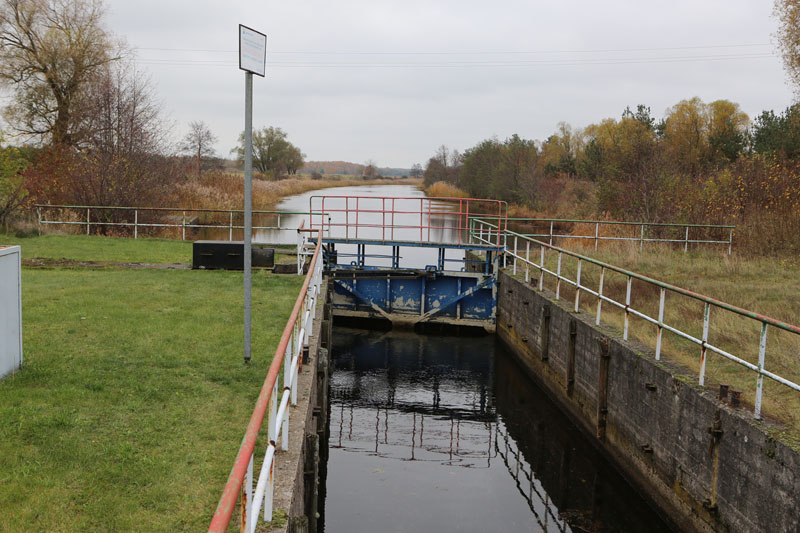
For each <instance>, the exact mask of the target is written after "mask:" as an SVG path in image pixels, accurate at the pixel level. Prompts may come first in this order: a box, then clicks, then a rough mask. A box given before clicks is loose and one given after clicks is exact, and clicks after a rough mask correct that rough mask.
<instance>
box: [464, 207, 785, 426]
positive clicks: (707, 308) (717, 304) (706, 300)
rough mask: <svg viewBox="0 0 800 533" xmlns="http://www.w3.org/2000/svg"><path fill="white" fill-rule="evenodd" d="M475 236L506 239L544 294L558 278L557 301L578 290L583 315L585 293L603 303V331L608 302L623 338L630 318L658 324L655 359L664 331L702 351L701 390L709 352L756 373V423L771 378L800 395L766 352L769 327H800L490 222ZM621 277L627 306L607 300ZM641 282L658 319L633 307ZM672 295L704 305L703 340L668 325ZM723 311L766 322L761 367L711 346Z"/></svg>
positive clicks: (761, 341) (514, 267) (509, 251)
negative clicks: (591, 280) (769, 366)
mask: <svg viewBox="0 0 800 533" xmlns="http://www.w3.org/2000/svg"><path fill="white" fill-rule="evenodd" d="M484 226H485V227H486V231H484ZM475 228H476V229H475V231H474V233H473V235H472V237H473V238H474V239H477V240H478V241H480V242H484V243H487V244H498V242H492V239H495V238H496V239H498V241H499V240H500V239H502V241H500V242H499V244H498V245H503V246H505V254H504V255H505V257H510V258H512V260H513V265H512V272H513V274H514V275H516V274H517V261H519V262H521V263H522V264H523V265H525V281H526V282H530V271H531V268H533V269H534V270H538V271H539V280H538V288H539V290H543V288H544V278H545V275H548V276H552V277H553V278H555V280H556V287H555V293H556V299H557V300H558V299H560V298H561V284H562V282H563V283H566V284H567V285H570V286H572V287H574V288H575V306H574V310H575V312H576V313H577V312H578V310H579V309H580V297H581V293H582V292H585V293H588V294H591V295H592V296H594V297H596V298H597V311H596V318H595V324H597V325H600V319H601V313H602V307H603V302H607V303H609V304H611V305H614V306H615V307H618V308H620V309H622V310H623V311H624V314H625V318H624V326H623V338H624V339H625V340H628V329H629V323H630V316H631V315H633V316H635V317H638V318H641V319H643V320H645V321H646V322H649V323H650V324H653V325H655V326H656V328H657V335H656V347H655V357H656V359H657V360H658V359H661V344H662V335H663V332H664V330H666V331H669V332H671V333H674V334H675V335H677V336H679V337H681V338H683V339H686V340H688V341H690V342H692V343H694V344H697V345H698V346H700V372H699V378H698V382H699V384H700V385H704V384H705V373H706V356H707V354H708V351H709V350H710V351H711V352H713V353H716V354H718V355H721V356H722V357H724V358H726V359H729V360H731V361H733V362H735V363H738V364H739V365H741V366H743V367H745V368H747V369H749V370H751V371H753V372H755V373H756V374H757V378H756V397H755V407H754V416H755V418H756V419H760V418H761V402H762V395H763V387H764V377H768V378H770V379H772V380H773V381H776V382H778V383H781V384H782V385H785V386H787V387H789V388H791V389H794V390H796V391H800V385H798V384H797V383H795V382H793V381H791V380H789V379H786V378H784V377H782V376H780V375H778V374H776V373H774V372H770V371H768V370H766V368H765V363H766V349H767V330H768V328H769V327H774V328H777V329H781V330H784V331H788V332H790V333H793V334H795V335H800V327H797V326H794V325H791V324H788V323H786V322H782V321H779V320H775V319H773V318H770V317H767V316H764V315H760V314H758V313H754V312H752V311H748V310H746V309H742V308H740V307H736V306H734V305H731V304H728V303H725V302H722V301H720V300H716V299H714V298H710V297H708V296H704V295H702V294H699V293H696V292H693V291H689V290H687V289H683V288H681V287H677V286H675V285H670V284H669V283H664V282H663V281H658V280H656V279H653V278H650V277H647V276H643V275H641V274H637V273H635V272H631V271H629V270H625V269H623V268H619V267H616V266H614V265H611V264H608V263H604V262H602V261H598V260H596V259H592V258H591V257H587V256H584V255H581V254H578V253H575V252H572V251H570V250H565V249H563V248H558V247H556V246H552V245H550V244H547V243H545V242H542V241H537V240H535V239H532V238H530V237H527V236H525V235H522V234H519V233H515V232H513V231H508V230H506V231H505V232H503V234H502V235H500V236H498V234H497V227H496V226H495V225H494V224H492V223H490V222H487V221H485V220H480V219H476V221H475ZM520 241H522V242H524V243H525V255H524V256H523V255H522V249H521V248H520V247H519V243H520ZM509 243H513V248H512V247H511V246H510V245H509ZM532 246H533V247H534V253H533V258H532V256H531V247H532ZM536 247H538V248H539V254H538V255H539V258H538V263H537V262H536V255H537V254H536V253H535V248H536ZM547 250H551V251H553V252H555V253H557V254H558V257H557V263H556V270H555V271H553V270H550V269H548V268H547V267H546V266H545V252H546V251H547ZM564 256H568V257H573V258H575V259H576V260H577V272H576V276H575V280H572V279H569V278H568V277H566V276H564V274H563V273H562V260H563V257H564ZM584 263H588V264H594V265H596V266H599V267H600V269H601V270H600V281H599V285H598V289H597V290H594V289H592V288H590V287H587V286H586V285H584V284H582V283H581V270H582V267H583V264H584ZM504 266H505V259H504ZM607 271H610V272H616V273H619V274H622V275H624V276H626V279H627V285H626V292H625V301H624V302H618V301H616V300H614V299H613V298H610V297H609V296H608V295H607V294H604V293H603V285H604V282H605V276H606V272H607ZM634 279H636V280H639V281H642V282H645V283H648V284H650V285H654V286H656V287H658V289H659V293H660V294H659V308H658V317H651V316H649V315H648V314H647V313H644V312H642V311H640V310H637V309H635V308H633V307H632V306H631V285H632V282H633V280H634ZM667 292H670V293H674V294H678V295H681V296H685V297H688V298H692V299H694V300H698V301H701V302H703V304H704V309H703V330H702V331H703V332H702V337H701V338H697V337H695V336H693V335H691V334H689V333H687V332H685V331H682V330H680V329H678V328H676V327H674V326H671V325H669V324H666V323H665V322H664V309H665V305H666V294H667ZM712 307H714V308H718V309H722V310H724V311H728V312H732V313H735V314H737V315H739V316H743V317H746V318H749V319H752V320H755V321H758V322H760V324H761V333H760V337H759V347H758V364H753V363H750V362H749V361H746V360H745V359H743V358H742V357H739V356H737V355H734V354H732V353H730V352H728V351H726V350H724V349H722V348H720V347H719V346H715V345H713V344H711V343H710V342H709V339H708V336H709V326H710V321H711V308H712Z"/></svg>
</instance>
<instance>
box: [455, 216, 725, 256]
mask: <svg viewBox="0 0 800 533" xmlns="http://www.w3.org/2000/svg"><path fill="white" fill-rule="evenodd" d="M476 219H478V220H483V221H484V222H485V221H487V220H491V218H490V217H479V216H478V217H471V221H470V228H472V220H476ZM517 223H534V224H548V223H549V226H550V231H549V233H519V235H524V236H525V237H530V238H532V239H542V240H547V242H548V244H550V246H552V245H553V240H554V239H575V240H585V241H586V240H593V241H594V249H595V250H597V249H598V245H599V243H600V241H626V242H637V243H639V250H642V249H643V248H644V243H651V242H656V243H674V244H683V251H684V253H686V252H688V251H689V245H690V244H721V245H727V246H728V255H731V254H732V253H733V232H734V230H735V229H736V226H730V225H726V226H723V225H715V224H673V223H663V222H625V221H618V220H571V219H557V218H509V219H508V225H509V226H512V225H515V224H517ZM556 224H589V225H592V224H593V225H594V235H574V234H571V233H556V231H555V229H556ZM601 226H626V227H631V228H636V229H639V235H638V236H629V237H625V236H623V237H619V236H617V237H611V236H603V235H600V227H601ZM650 228H674V229H681V230H684V236H683V238H678V239H676V238H672V239H670V238H657V237H648V236H646V231H648V230H649V229H650ZM690 229H693V230H696V231H697V230H701V231H702V230H718V231H722V230H727V231H728V238H727V240H714V239H711V238H706V239H703V238H698V237H694V238H689V230H690Z"/></svg>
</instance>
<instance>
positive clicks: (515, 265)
mask: <svg viewBox="0 0 800 533" xmlns="http://www.w3.org/2000/svg"><path fill="white" fill-rule="evenodd" d="M514 275H515V276H516V275H517V237H516V236H515V237H514Z"/></svg>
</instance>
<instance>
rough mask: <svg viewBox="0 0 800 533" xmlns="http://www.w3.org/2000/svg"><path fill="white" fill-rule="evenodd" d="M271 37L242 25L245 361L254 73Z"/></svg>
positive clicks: (261, 72) (260, 65)
mask: <svg viewBox="0 0 800 533" xmlns="http://www.w3.org/2000/svg"><path fill="white" fill-rule="evenodd" d="M266 64H267V36H266V35H264V34H263V33H260V32H257V31H255V30H253V29H251V28H248V27H247V26H242V25H241V24H239V68H240V69H241V70H244V71H245V74H244V362H245V363H249V362H250V331H251V309H252V305H251V302H252V282H253V255H252V243H251V240H252V233H253V198H252V190H253V74H258V75H259V76H261V77H264V75H265V69H266Z"/></svg>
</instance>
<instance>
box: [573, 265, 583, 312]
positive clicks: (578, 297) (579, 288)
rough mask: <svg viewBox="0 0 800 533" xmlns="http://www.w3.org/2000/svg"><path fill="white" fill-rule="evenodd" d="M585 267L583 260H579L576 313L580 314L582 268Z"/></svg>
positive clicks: (576, 283) (576, 280) (576, 282)
mask: <svg viewBox="0 0 800 533" xmlns="http://www.w3.org/2000/svg"><path fill="white" fill-rule="evenodd" d="M582 265H583V260H581V259H578V275H577V277H576V278H575V312H576V313H577V312H578V309H580V305H581V266H582Z"/></svg>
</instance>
